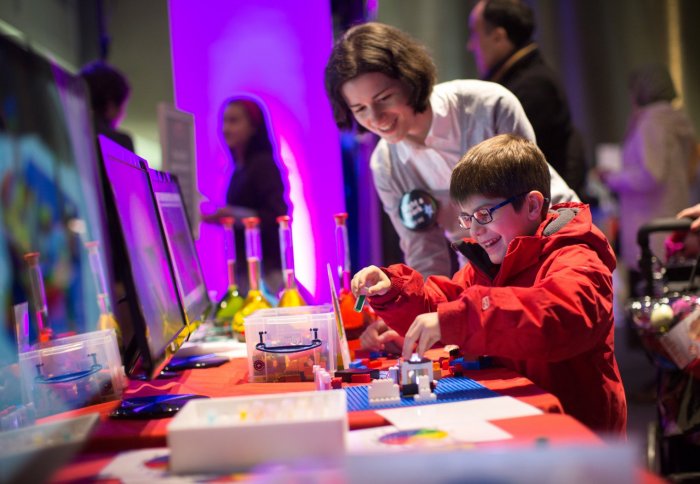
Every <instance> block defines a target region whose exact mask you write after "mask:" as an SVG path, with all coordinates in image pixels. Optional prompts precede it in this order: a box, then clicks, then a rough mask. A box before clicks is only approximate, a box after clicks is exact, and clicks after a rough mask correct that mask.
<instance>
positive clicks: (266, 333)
mask: <svg viewBox="0 0 700 484" xmlns="http://www.w3.org/2000/svg"><path fill="white" fill-rule="evenodd" d="M244 324H245V334H246V346H247V350H248V381H250V382H251V383H264V382H298V381H313V380H314V374H313V366H314V365H319V366H320V367H321V368H324V369H325V370H326V371H328V372H329V373H331V374H332V373H334V372H335V369H336V355H337V349H336V333H335V324H336V323H335V314H334V313H333V310H332V308H331V306H330V305H328V304H326V305H322V306H298V307H286V308H273V309H262V310H259V311H257V312H255V313H254V314H252V315H251V316H249V317H247V318H245V320H244Z"/></svg>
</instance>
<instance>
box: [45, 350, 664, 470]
mask: <svg viewBox="0 0 700 484" xmlns="http://www.w3.org/2000/svg"><path fill="white" fill-rule="evenodd" d="M431 356H435V355H431ZM247 372H248V369H247V362H246V360H245V359H234V360H232V361H231V362H230V363H227V364H225V365H222V366H220V367H218V368H208V369H205V370H188V371H185V372H183V373H182V374H181V375H179V376H178V377H177V378H176V379H171V380H154V381H150V382H139V381H132V382H130V384H129V386H128V389H127V390H126V392H125V394H124V398H129V397H137V396H148V395H162V394H172V393H195V394H201V395H208V396H211V397H220V396H235V395H255V394H270V393H281V392H298V391H309V390H313V388H314V384H313V383H248V382H247V377H248V375H247ZM465 376H467V377H468V378H471V379H473V380H475V381H477V382H479V383H480V384H482V385H484V386H485V387H487V388H489V389H491V390H494V391H496V392H498V393H500V394H502V395H508V396H512V397H515V398H518V399H520V400H522V401H524V402H526V403H529V404H531V405H533V406H535V407H537V408H539V409H541V410H543V411H544V412H545V413H544V414H542V415H537V416H530V417H520V418H512V419H503V420H497V421H494V422H493V423H494V424H496V425H497V426H499V427H501V428H502V429H503V430H505V431H506V432H508V433H509V434H511V435H512V436H513V439H512V440H509V441H508V445H509V446H510V445H533V443H534V442H536V441H539V440H541V439H546V440H547V441H548V442H549V443H550V444H555V445H557V444H567V443H573V442H575V443H577V444H592V445H598V444H601V443H602V441H601V439H600V438H599V437H598V436H597V435H596V434H595V433H594V432H592V431H591V430H589V429H588V428H587V427H585V426H584V425H583V424H581V423H579V422H578V421H576V420H575V419H573V418H572V417H570V416H568V415H564V414H563V412H562V407H561V404H560V403H559V400H558V399H557V398H556V397H555V396H553V395H551V394H549V393H546V392H544V391H543V390H542V389H540V388H538V387H537V386H536V385H534V384H533V383H532V382H531V381H530V380H528V379H527V378H524V377H522V376H519V375H517V374H515V373H514V372H512V371H510V370H506V369H503V368H489V369H484V370H471V371H466V372H465ZM117 405H118V402H110V403H104V404H101V405H94V406H91V407H87V408H84V409H80V410H76V411H73V412H69V413H67V414H61V415H56V416H52V417H48V418H45V419H43V421H49V420H54V419H61V418H65V417H66V416H75V415H80V414H85V413H89V412H95V411H97V412H99V413H100V414H101V418H100V423H99V424H98V426H97V428H96V429H95V431H94V432H93V434H92V436H91V438H90V440H89V441H88V443H87V445H86V447H85V449H84V451H83V453H82V454H81V455H80V456H79V457H78V458H77V459H76V460H75V461H74V462H73V463H72V464H70V465H69V466H66V467H64V468H63V469H61V470H60V471H59V472H58V473H57V474H56V475H55V476H54V478H53V481H56V482H75V481H76V480H77V481H82V480H88V479H92V478H94V476H96V475H98V474H99V472H100V471H101V470H102V469H103V468H104V467H105V466H106V465H107V464H108V463H109V462H110V461H111V460H112V458H113V457H114V455H115V453H116V452H119V451H124V450H131V449H138V448H148V447H163V446H166V445H167V443H166V438H165V437H166V430H167V425H168V423H169V422H170V419H160V420H143V421H139V420H114V419H110V418H109V417H108V414H109V412H111V411H112V410H113V409H114V408H115V407H116V406H117ZM348 420H349V425H350V428H351V429H360V428H367V427H374V426H379V425H385V424H387V423H388V422H386V421H385V420H384V419H383V418H382V417H381V416H379V414H377V413H376V412H374V411H361V412H350V413H349V415H348ZM494 445H503V443H502V442H501V443H498V442H496V443H482V444H477V447H489V446H494ZM639 480H640V482H648V483H654V482H662V481H661V480H660V479H658V478H656V477H655V476H653V475H652V474H650V473H648V472H645V471H640V479H639Z"/></svg>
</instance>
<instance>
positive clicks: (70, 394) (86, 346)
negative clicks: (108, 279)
mask: <svg viewBox="0 0 700 484" xmlns="http://www.w3.org/2000/svg"><path fill="white" fill-rule="evenodd" d="M19 365H20V372H21V378H22V380H21V382H22V396H23V400H24V403H27V404H28V403H33V404H34V407H35V409H36V413H37V416H38V417H44V416H47V415H53V414H56V413H60V412H65V411H67V410H73V409H76V408H81V407H85V406H87V405H93V404H96V403H102V402H107V401H110V400H117V399H119V398H121V395H122V392H123V390H124V387H125V385H126V376H125V374H124V367H123V365H122V360H121V357H120V354H119V348H118V346H117V337H116V334H115V332H114V330H113V329H107V330H102V331H92V332H90V333H84V334H79V335H75V336H68V337H65V338H59V339H55V340H51V341H49V342H48V343H45V344H44V345H43V346H42V347H41V349H38V350H34V351H27V352H24V353H20V354H19Z"/></svg>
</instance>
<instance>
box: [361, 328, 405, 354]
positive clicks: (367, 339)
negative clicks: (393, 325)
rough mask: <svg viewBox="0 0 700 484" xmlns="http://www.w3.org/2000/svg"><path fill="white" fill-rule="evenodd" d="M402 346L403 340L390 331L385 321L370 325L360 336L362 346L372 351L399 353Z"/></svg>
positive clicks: (397, 334)
mask: <svg viewBox="0 0 700 484" xmlns="http://www.w3.org/2000/svg"><path fill="white" fill-rule="evenodd" d="M402 345H403V338H402V337H401V336H399V333H397V332H396V331H394V330H393V329H390V328H389V326H387V325H386V323H385V322H384V321H377V322H376V323H372V324H370V325H369V326H367V329H365V330H364V332H363V333H362V334H361V335H360V346H361V347H362V348H364V349H366V350H370V351H384V350H386V351H388V352H390V353H398V352H399V351H401V350H400V348H401V347H402ZM397 349H398V351H396V350H397Z"/></svg>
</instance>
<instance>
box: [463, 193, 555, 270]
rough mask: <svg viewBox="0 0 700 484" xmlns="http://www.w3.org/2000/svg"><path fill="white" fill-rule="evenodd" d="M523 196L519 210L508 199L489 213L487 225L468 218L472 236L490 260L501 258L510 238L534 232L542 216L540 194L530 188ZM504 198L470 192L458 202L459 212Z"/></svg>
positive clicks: (485, 205)
mask: <svg viewBox="0 0 700 484" xmlns="http://www.w3.org/2000/svg"><path fill="white" fill-rule="evenodd" d="M524 198H525V200H524V202H523V205H522V206H521V207H520V210H516V209H515V207H514V206H513V204H512V203H508V204H507V205H504V206H503V207H500V208H498V209H496V210H495V211H494V212H493V213H492V217H493V220H492V221H491V222H489V223H488V224H486V225H481V224H480V223H479V222H477V221H476V220H474V219H472V221H471V227H470V229H469V231H470V234H471V237H472V238H473V239H474V240H476V241H477V243H478V244H479V245H480V246H481V247H482V248H483V249H484V250H485V251H486V254H488V256H489V259H490V260H491V262H492V263H493V264H501V263H502V262H503V258H504V257H505V255H506V252H507V250H508V245H509V244H510V242H511V240H513V239H514V238H516V237H520V236H523V235H534V233H535V231H536V230H537V227H538V226H539V224H540V222H541V220H542V216H541V213H542V204H543V203H544V197H543V196H542V194H541V193H540V192H538V191H532V192H530V193H528V194H527V195H525V196H524ZM505 200H507V199H506V198H504V197H497V198H491V197H487V196H484V195H473V196H470V197H468V198H467V199H466V200H464V201H462V202H459V208H460V210H461V211H462V213H464V214H469V215H472V214H474V212H476V211H478V210H481V209H489V208H493V207H495V206H496V205H498V204H499V203H501V202H503V201H505Z"/></svg>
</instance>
